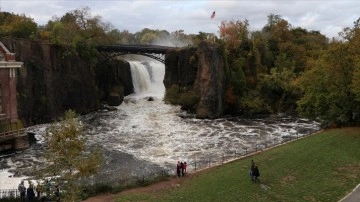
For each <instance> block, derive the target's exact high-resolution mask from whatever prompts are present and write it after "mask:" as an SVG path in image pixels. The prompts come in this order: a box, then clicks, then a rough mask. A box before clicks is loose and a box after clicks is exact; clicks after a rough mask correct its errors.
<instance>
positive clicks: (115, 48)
mask: <svg viewBox="0 0 360 202" xmlns="http://www.w3.org/2000/svg"><path fill="white" fill-rule="evenodd" d="M96 49H97V50H98V51H99V52H100V53H103V54H105V55H106V56H105V57H106V59H108V58H111V57H115V56H118V55H127V54H136V55H143V56H146V57H149V58H152V59H155V60H157V61H159V62H162V63H165V55H166V53H167V52H168V51H170V50H173V49H175V48H174V47H169V46H158V45H97V46H96Z"/></svg>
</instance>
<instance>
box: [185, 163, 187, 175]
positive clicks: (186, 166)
mask: <svg viewBox="0 0 360 202" xmlns="http://www.w3.org/2000/svg"><path fill="white" fill-rule="evenodd" d="M186 169H187V163H186V161H185V162H184V173H185V174H186Z"/></svg>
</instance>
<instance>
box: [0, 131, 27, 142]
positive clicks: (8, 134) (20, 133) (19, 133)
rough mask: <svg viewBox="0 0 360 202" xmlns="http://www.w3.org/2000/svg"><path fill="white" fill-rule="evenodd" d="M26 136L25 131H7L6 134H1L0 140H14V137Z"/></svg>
mask: <svg viewBox="0 0 360 202" xmlns="http://www.w3.org/2000/svg"><path fill="white" fill-rule="evenodd" d="M24 135H26V133H25V129H19V130H13V131H6V132H2V133H0V140H1V139H9V138H14V137H20V136H24Z"/></svg>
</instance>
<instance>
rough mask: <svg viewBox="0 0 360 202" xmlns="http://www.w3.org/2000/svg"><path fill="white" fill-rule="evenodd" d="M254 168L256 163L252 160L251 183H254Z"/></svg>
mask: <svg viewBox="0 0 360 202" xmlns="http://www.w3.org/2000/svg"><path fill="white" fill-rule="evenodd" d="M254 168H255V162H254V160H251V165H250V171H249V175H250V179H251V181H254Z"/></svg>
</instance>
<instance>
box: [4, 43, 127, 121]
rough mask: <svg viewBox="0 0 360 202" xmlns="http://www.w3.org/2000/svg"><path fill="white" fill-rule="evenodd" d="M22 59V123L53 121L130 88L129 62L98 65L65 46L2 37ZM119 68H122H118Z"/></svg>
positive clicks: (94, 107)
mask: <svg viewBox="0 0 360 202" xmlns="http://www.w3.org/2000/svg"><path fill="white" fill-rule="evenodd" d="M1 41H2V42H3V44H4V45H5V46H6V47H7V48H8V49H9V50H10V51H11V52H14V53H16V60H17V61H21V62H24V67H23V68H21V69H20V70H19V72H18V80H17V92H18V110H19V117H20V119H22V121H23V122H24V123H25V125H27V126H29V125H33V124H39V123H45V122H49V121H53V120H55V119H57V118H58V117H61V116H63V114H64V111H65V110H68V109H73V110H75V111H76V112H77V113H79V114H85V113H89V112H91V111H95V110H98V109H99V108H100V102H101V100H109V99H111V98H112V96H110V94H112V95H113V96H114V95H115V97H117V100H116V102H115V103H121V101H122V98H123V96H124V94H126V93H130V92H131V91H132V83H131V80H130V82H129V80H128V79H126V78H130V79H131V77H128V75H129V74H130V68H129V64H128V63H125V62H121V61H115V62H114V61H112V62H108V63H99V64H97V65H95V64H93V63H91V62H89V61H87V60H85V59H82V58H81V57H79V56H78V55H74V54H69V53H68V52H67V51H66V50H65V49H63V48H61V47H58V46H52V45H49V44H43V43H39V42H34V41H27V40H18V39H16V40H15V39H1ZM119 69H121V70H119Z"/></svg>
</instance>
